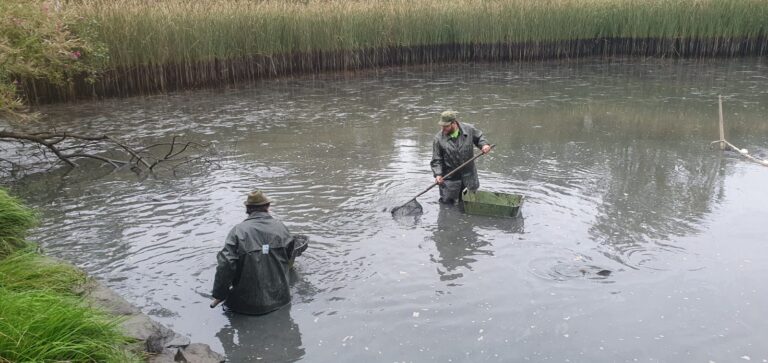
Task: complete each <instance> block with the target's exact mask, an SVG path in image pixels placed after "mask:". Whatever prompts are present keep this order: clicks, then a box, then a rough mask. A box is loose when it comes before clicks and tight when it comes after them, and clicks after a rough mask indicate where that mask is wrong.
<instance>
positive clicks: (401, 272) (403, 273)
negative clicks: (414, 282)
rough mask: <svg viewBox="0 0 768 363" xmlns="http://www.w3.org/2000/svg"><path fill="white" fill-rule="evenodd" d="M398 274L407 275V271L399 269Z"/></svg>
mask: <svg viewBox="0 0 768 363" xmlns="http://www.w3.org/2000/svg"><path fill="white" fill-rule="evenodd" d="M400 274H401V275H407V274H408V273H407V272H405V271H400Z"/></svg>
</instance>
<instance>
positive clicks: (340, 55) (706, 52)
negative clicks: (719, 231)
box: [42, 0, 768, 95]
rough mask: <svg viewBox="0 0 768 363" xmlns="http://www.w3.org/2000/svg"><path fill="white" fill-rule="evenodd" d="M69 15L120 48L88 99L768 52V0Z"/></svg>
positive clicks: (429, 0)
mask: <svg viewBox="0 0 768 363" xmlns="http://www.w3.org/2000/svg"><path fill="white" fill-rule="evenodd" d="M66 11H71V12H74V13H76V14H78V15H79V16H80V17H81V18H82V19H83V20H82V23H81V26H80V27H79V29H81V30H82V31H88V32H90V33H89V34H93V37H90V36H89V39H91V38H92V39H95V40H98V41H99V42H103V43H104V44H106V45H107V47H108V49H109V55H110V60H109V62H110V68H111V69H112V71H110V72H107V73H106V74H105V75H104V78H103V79H102V81H101V82H99V83H98V84H96V85H93V86H89V85H86V84H80V85H78V86H77V87H75V89H74V90H73V91H74V92H76V93H80V94H99V95H127V94H135V93H141V92H152V91H158V90H159V91H163V90H170V89H176V88H182V87H184V88H188V87H200V86H206V85H222V84H228V83H232V82H238V81H252V80H255V79H259V78H263V77H269V76H273V75H281V74H293V73H303V72H320V71H325V70H339V69H346V70H354V69H359V68H367V67H378V66H388V65H407V64H424V63H427V64H428V63H437V62H453V61H527V60H542V59H551V58H555V59H560V58H568V59H573V58H580V57H587V56H595V55H597V56H603V57H610V56H615V55H631V56H643V57H646V56H660V57H718V56H743V55H763V54H766V52H767V51H768V43H767V42H766V32H768V1H764V0H648V1H636V0H419V1H413V0H368V1H356V0H305V1H290V0H261V1H246V0H230V1H216V0H201V1H194V2H193V1H188V0H163V1H148V0H79V1H72V2H70V3H69V5H68V7H67V8H66ZM75 29H78V28H75ZM42 92H45V91H42Z"/></svg>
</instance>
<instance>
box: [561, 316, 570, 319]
mask: <svg viewBox="0 0 768 363" xmlns="http://www.w3.org/2000/svg"><path fill="white" fill-rule="evenodd" d="M563 320H571V317H570V316H566V317H564V318H563Z"/></svg>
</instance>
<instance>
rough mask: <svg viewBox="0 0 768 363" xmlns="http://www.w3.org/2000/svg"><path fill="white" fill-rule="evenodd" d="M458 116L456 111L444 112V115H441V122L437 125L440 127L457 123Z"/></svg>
mask: <svg viewBox="0 0 768 363" xmlns="http://www.w3.org/2000/svg"><path fill="white" fill-rule="evenodd" d="M456 116H458V113H457V112H456V111H443V113H441V114H440V121H438V122H437V124H438V125H440V126H448V125H450V124H451V122H454V121H456Z"/></svg>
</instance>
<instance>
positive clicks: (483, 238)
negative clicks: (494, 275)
mask: <svg viewBox="0 0 768 363" xmlns="http://www.w3.org/2000/svg"><path fill="white" fill-rule="evenodd" d="M523 226H524V220H523V217H522V216H519V217H516V218H494V217H483V216H473V215H468V214H465V213H463V212H462V210H461V208H460V206H453V205H446V204H442V203H440V204H439V212H438V215H437V226H436V227H435V228H434V229H433V231H432V240H433V241H434V242H435V248H436V249H437V256H431V258H430V260H431V261H432V262H435V263H439V264H440V265H442V268H438V269H437V273H438V275H440V280H441V281H451V280H456V279H458V278H461V277H462V276H464V271H467V270H468V271H471V270H472V264H473V263H475V262H477V261H478V259H479V258H481V257H482V256H493V248H492V247H493V246H492V241H493V240H495V239H497V238H496V237H491V236H489V235H486V234H485V233H482V231H484V230H496V231H500V232H503V233H505V234H509V233H523V230H524V228H523Z"/></svg>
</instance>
